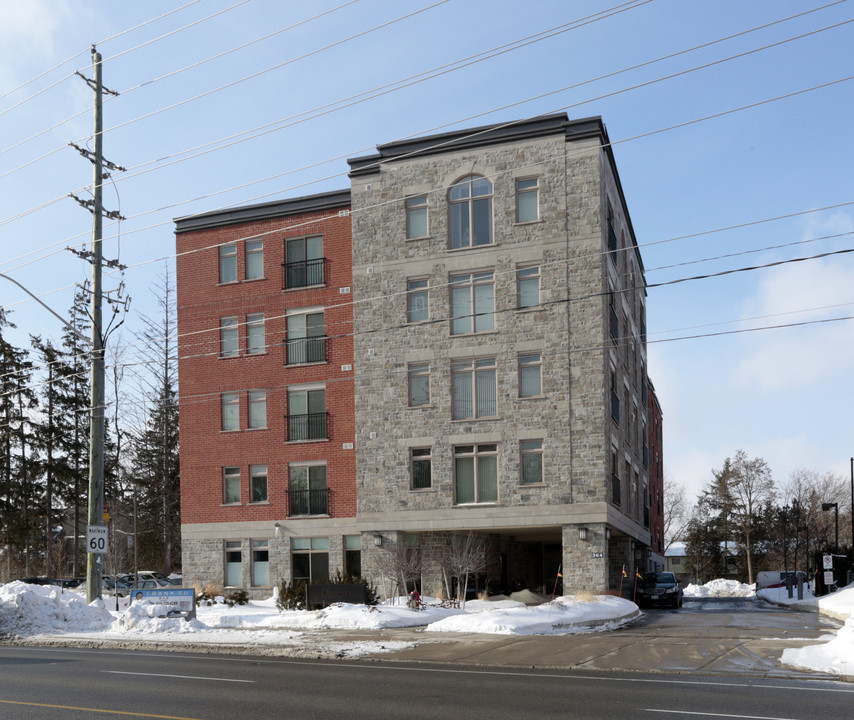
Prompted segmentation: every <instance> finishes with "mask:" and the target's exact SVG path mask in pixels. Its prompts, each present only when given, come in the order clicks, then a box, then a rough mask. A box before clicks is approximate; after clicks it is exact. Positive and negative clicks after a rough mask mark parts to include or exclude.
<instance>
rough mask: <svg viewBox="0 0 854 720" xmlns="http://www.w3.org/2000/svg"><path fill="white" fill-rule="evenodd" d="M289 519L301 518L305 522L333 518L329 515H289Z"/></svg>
mask: <svg viewBox="0 0 854 720" xmlns="http://www.w3.org/2000/svg"><path fill="white" fill-rule="evenodd" d="M288 517H289V518H300V519H305V520H313V519H315V518H330V517H332V516H331V515H329V514H328V513H327V514H325V515H288Z"/></svg>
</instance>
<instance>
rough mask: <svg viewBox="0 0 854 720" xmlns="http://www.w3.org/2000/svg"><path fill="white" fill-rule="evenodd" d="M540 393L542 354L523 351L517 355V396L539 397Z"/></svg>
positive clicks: (541, 384) (541, 392)
mask: <svg viewBox="0 0 854 720" xmlns="http://www.w3.org/2000/svg"><path fill="white" fill-rule="evenodd" d="M542 394H543V380H542V356H541V355H540V353H524V354H522V355H520V356H519V397H523V398H524V397H539V396H540V395H542Z"/></svg>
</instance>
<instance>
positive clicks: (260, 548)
mask: <svg viewBox="0 0 854 720" xmlns="http://www.w3.org/2000/svg"><path fill="white" fill-rule="evenodd" d="M251 547H252V584H253V585H254V586H255V587H266V586H268V585H269V584H270V547H269V543H268V541H267V540H253V541H252V542H251Z"/></svg>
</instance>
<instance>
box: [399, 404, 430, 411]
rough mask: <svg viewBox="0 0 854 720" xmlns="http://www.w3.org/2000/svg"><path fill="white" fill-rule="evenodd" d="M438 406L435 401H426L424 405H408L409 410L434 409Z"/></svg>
mask: <svg viewBox="0 0 854 720" xmlns="http://www.w3.org/2000/svg"><path fill="white" fill-rule="evenodd" d="M435 407H436V406H435V405H434V404H433V403H426V404H424V405H407V406H406V408H407V410H432V409H434V408H435Z"/></svg>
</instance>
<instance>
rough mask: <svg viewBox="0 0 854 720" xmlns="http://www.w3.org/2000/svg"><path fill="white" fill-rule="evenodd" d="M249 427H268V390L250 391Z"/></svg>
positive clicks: (254, 428)
mask: <svg viewBox="0 0 854 720" xmlns="http://www.w3.org/2000/svg"><path fill="white" fill-rule="evenodd" d="M249 427H250V429H252V430H257V429H258V428H265V427H267V391H266V390H250V391H249Z"/></svg>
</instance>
